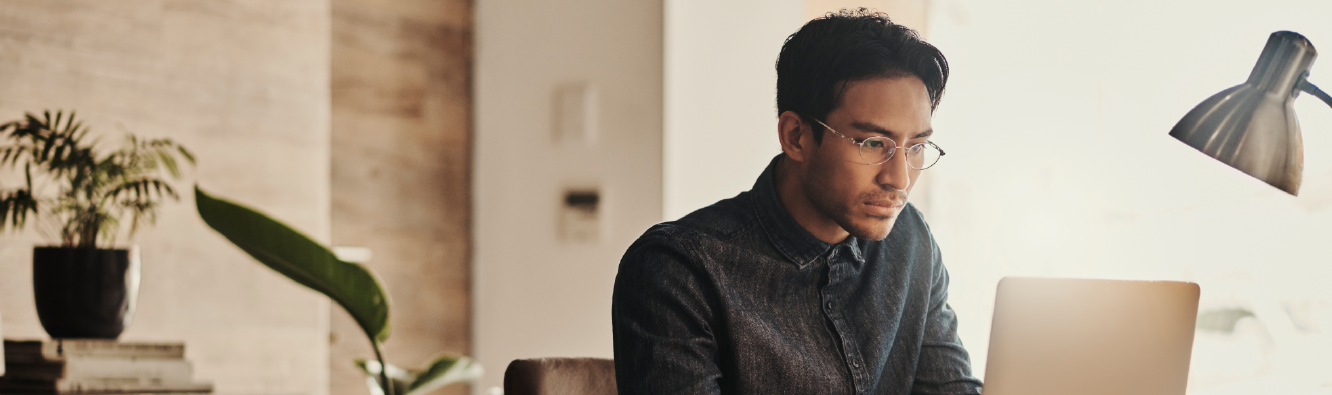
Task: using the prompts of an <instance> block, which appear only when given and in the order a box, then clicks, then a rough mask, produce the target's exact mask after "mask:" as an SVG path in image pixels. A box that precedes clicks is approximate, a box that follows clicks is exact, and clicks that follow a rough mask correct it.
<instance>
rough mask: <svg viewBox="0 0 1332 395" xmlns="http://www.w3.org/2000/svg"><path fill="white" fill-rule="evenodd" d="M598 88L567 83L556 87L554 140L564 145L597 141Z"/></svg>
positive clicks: (590, 143)
mask: <svg viewBox="0 0 1332 395" xmlns="http://www.w3.org/2000/svg"><path fill="white" fill-rule="evenodd" d="M597 107H598V103H597V90H596V87H594V86H592V85H589V84H581V83H580V84H567V85H563V86H560V87H559V88H557V89H556V90H555V108H554V110H555V111H553V113H554V118H555V119H554V126H555V127H554V130H555V141H556V142H560V143H563V144H565V145H594V144H596V142H597V116H598V112H597Z"/></svg>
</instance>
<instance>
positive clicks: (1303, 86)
mask: <svg viewBox="0 0 1332 395" xmlns="http://www.w3.org/2000/svg"><path fill="white" fill-rule="evenodd" d="M1299 90H1301V91H1303V92H1305V93H1308V94H1310V95H1313V96H1314V97H1317V98H1318V100H1322V101H1323V103H1327V105H1328V106H1330V107H1332V96H1328V94H1327V92H1323V90H1322V89H1318V86H1315V85H1314V84H1313V83H1312V82H1309V80H1307V79H1304V78H1301V79H1300V85H1299Z"/></svg>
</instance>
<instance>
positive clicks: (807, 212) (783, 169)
mask: <svg viewBox="0 0 1332 395" xmlns="http://www.w3.org/2000/svg"><path fill="white" fill-rule="evenodd" d="M799 166H800V164H799V163H796V162H795V161H792V160H790V159H787V158H786V157H785V156H783V157H782V159H781V160H780V161H778V162H777V169H776V170H777V174H775V175H774V177H773V182H774V183H776V185H775V187H776V189H777V200H778V201H780V202H781V203H782V208H785V209H786V212H787V213H788V214H790V215H791V218H795V220H796V223H798V224H800V227H802V228H805V231H807V232H809V233H810V234H812V235H814V237H815V238H817V239H819V240H821V241H823V242H824V243H828V244H837V243H841V242H842V241H843V240H846V238H847V237H848V236H850V235H851V234H850V233H848V232H847V231H846V230H845V229H842V226H841V225H838V224H837V222H835V221H833V220H832V218H829V217H828V216H827V215H826V214H824V213H823V211H821V210H819V209H818V208H817V207H815V206H814V203H813V202H811V201H810V200H809V195H808V194H806V193H805V185H804V172H803V169H801V168H800V167H799Z"/></svg>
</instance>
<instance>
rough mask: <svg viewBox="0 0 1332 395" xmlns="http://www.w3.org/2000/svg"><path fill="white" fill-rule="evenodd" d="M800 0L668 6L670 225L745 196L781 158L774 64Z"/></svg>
mask: <svg viewBox="0 0 1332 395" xmlns="http://www.w3.org/2000/svg"><path fill="white" fill-rule="evenodd" d="M804 3H805V2H804V1H803V0H776V1H774V0H730V1H705V0H667V1H666V31H665V34H666V55H665V61H666V70H665V73H666V74H665V79H666V89H665V94H666V107H665V117H666V123H665V138H664V139H663V143H664V147H663V149H664V152H663V154H664V156H665V161H664V163H663V168H664V171H663V178H664V181H665V185H664V188H665V197H664V199H665V209H666V210H665V217H666V218H667V219H676V218H680V217H681V216H684V215H685V214H688V213H689V212H691V211H694V210H697V209H699V208H701V207H704V206H707V205H710V204H712V203H714V202H716V201H718V200H721V199H725V198H729V197H732V196H735V195H736V194H738V193H740V192H742V191H746V190H749V188H750V187H751V186H753V185H754V179H755V178H758V175H759V173H762V172H763V168H764V167H765V166H767V165H768V160H770V159H772V157H773V155H776V154H778V153H781V146H779V145H778V143H777V70H776V69H775V66H776V63H777V54H778V53H779V52H781V49H782V42H784V41H786V37H787V36H789V35H791V33H795V31H796V30H798V29H799V28H800V26H801V25H802V24H803V22H804V21H803V20H802V19H801V17H802V16H803V14H802V13H803V12H804V11H805V9H804V5H805V4H804Z"/></svg>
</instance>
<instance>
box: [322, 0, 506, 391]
mask: <svg viewBox="0 0 1332 395" xmlns="http://www.w3.org/2000/svg"><path fill="white" fill-rule="evenodd" d="M332 16H333V19H332V37H333V39H332V65H331V70H332V71H331V72H332V99H333V101H332V103H333V104H332V114H333V118H332V119H333V123H332V130H333V137H332V156H333V162H332V202H333V212H332V229H333V242H334V243H335V244H337V245H347V246H363V247H369V248H370V249H372V251H373V252H374V257H373V259H371V260H370V261H369V262H367V263H366V265H367V266H368V267H370V269H371V270H373V271H374V272H375V273H376V274H377V275H378V276H379V278H380V280H381V281H382V282H383V284H384V286H385V287H386V288H388V291H389V300H390V303H391V307H392V314H391V315H390V324H391V326H392V330H393V333H392V335H391V336H390V338H389V341H388V342H387V343H385V353H386V355H385V358H387V359H388V361H389V362H390V363H393V364H395V365H398V366H403V367H419V366H420V364H422V363H423V362H425V361H427V360H428V359H429V358H430V357H431V356H432V355H433V354H435V353H438V352H450V353H457V354H469V353H470V351H471V350H470V344H471V333H470V329H471V327H470V326H469V320H470V318H471V316H470V314H471V310H470V307H471V299H470V296H469V293H470V282H469V279H470V271H471V270H470V265H469V259H470V256H469V251H470V248H471V244H470V240H471V233H470V226H471V225H470V222H469V221H470V215H471V211H470V210H471V202H470V196H471V195H470V193H469V192H470V189H469V188H470V176H471V174H470V171H469V169H470V167H469V166H470V160H471V159H470V153H471V138H470V128H471V125H470V122H471V60H472V49H471V48H472V12H471V5H470V3H469V2H468V1H467V0H447V1H427V0H333V2H332ZM332 317H333V319H332V330H333V334H334V337H333V339H334V342H333V345H332V349H331V354H332V356H331V359H330V360H329V364H330V372H331V373H332V377H331V379H332V387H333V388H332V393H334V394H346V395H353V394H364V393H365V391H366V388H365V384H364V379H363V378H362V376H361V374H360V373H358V372H359V370H358V369H357V368H356V367H355V366H353V365H352V363H351V361H352V360H353V359H355V358H366V359H373V357H374V352H373V350H372V349H371V348H370V346H369V344H368V343H367V341H366V338H365V335H364V334H363V333H362V332H361V331H360V329H358V327H357V326H356V324H355V322H354V321H352V320H351V317H349V316H347V315H346V313H344V312H343V311H341V310H340V309H334V312H333V316H332ZM488 367H489V368H491V370H490V372H491V374H496V375H499V374H503V367H496V366H488ZM466 392H467V387H466V386H465V385H454V386H450V387H447V388H446V389H444V390H441V391H439V392H438V393H451V394H461V393H466Z"/></svg>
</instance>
